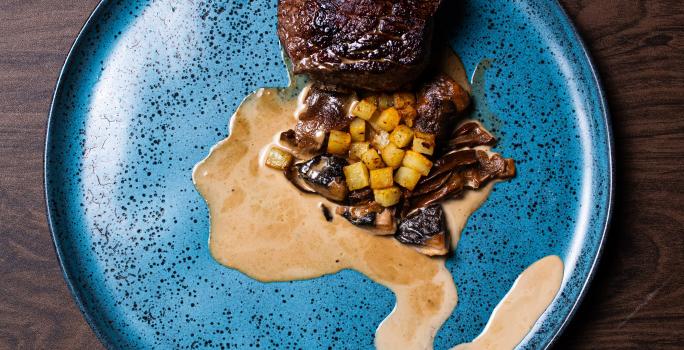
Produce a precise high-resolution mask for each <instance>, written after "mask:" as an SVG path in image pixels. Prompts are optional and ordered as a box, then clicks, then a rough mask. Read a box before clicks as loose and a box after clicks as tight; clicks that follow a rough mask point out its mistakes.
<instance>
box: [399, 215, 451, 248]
mask: <svg viewBox="0 0 684 350" xmlns="http://www.w3.org/2000/svg"><path fill="white" fill-rule="evenodd" d="M394 237H395V238H396V239H397V240H398V241H399V242H401V243H404V244H409V245H412V246H413V247H414V248H416V249H417V250H418V251H419V252H421V253H423V254H425V255H430V256H433V255H445V254H447V253H448V252H449V232H448V231H447V227H446V218H445V216H444V210H443V209H442V206H441V205H432V206H429V207H427V208H423V209H420V210H418V211H416V212H414V213H411V214H410V215H409V216H407V217H406V218H405V219H404V220H403V221H402V222H401V223H399V227H398V229H397V232H396V233H395V234H394Z"/></svg>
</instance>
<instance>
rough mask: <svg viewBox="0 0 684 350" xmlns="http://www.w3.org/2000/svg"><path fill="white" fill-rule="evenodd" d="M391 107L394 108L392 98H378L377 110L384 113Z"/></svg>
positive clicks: (384, 95)
mask: <svg viewBox="0 0 684 350" xmlns="http://www.w3.org/2000/svg"><path fill="white" fill-rule="evenodd" d="M392 106H394V99H393V98H392V96H390V95H387V94H382V95H380V96H379V97H378V108H380V110H381V111H384V110H386V109H387V108H390V107H392Z"/></svg>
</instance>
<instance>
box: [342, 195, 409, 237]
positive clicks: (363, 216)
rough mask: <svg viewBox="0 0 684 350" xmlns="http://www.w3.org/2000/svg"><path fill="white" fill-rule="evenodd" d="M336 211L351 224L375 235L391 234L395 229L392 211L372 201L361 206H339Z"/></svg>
mask: <svg viewBox="0 0 684 350" xmlns="http://www.w3.org/2000/svg"><path fill="white" fill-rule="evenodd" d="M336 212H337V214H338V215H341V216H342V217H343V218H345V219H347V221H349V222H351V223H352V224H354V225H356V226H359V227H362V228H365V229H370V230H371V232H373V233H374V234H377V235H391V234H394V232H395V231H396V229H397V224H396V220H395V219H394V211H393V210H392V209H391V208H384V207H382V206H381V205H379V204H377V203H375V202H372V203H368V204H365V205H361V206H341V207H337V209H336Z"/></svg>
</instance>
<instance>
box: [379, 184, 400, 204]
mask: <svg viewBox="0 0 684 350" xmlns="http://www.w3.org/2000/svg"><path fill="white" fill-rule="evenodd" d="M373 195H374V196H375V201H376V202H378V204H380V205H382V206H383V207H391V206H393V205H396V204H397V203H399V201H400V200H401V189H400V188H399V187H397V186H392V187H389V188H383V189H379V190H373Z"/></svg>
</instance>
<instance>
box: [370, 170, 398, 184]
mask: <svg viewBox="0 0 684 350" xmlns="http://www.w3.org/2000/svg"><path fill="white" fill-rule="evenodd" d="M393 175H394V172H393V169H392V168H390V167H387V168H382V169H375V170H371V171H370V187H371V188H372V189H374V190H379V189H383V188H388V187H392V185H394V176H393Z"/></svg>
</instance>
